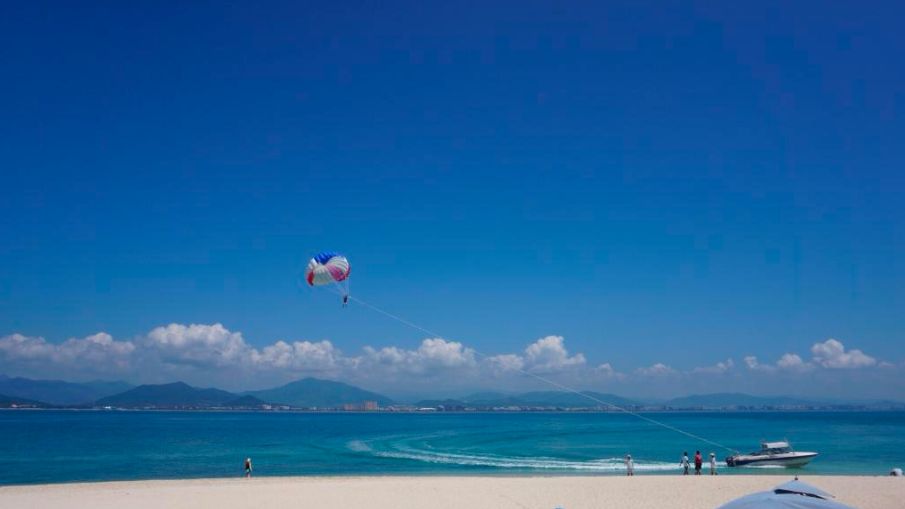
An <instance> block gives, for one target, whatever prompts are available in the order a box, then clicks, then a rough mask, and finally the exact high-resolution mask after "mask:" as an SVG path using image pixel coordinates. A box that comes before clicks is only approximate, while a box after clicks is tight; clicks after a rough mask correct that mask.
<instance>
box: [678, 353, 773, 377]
mask: <svg viewBox="0 0 905 509" xmlns="http://www.w3.org/2000/svg"><path fill="white" fill-rule="evenodd" d="M752 359H753V361H754V362H755V363H757V359H756V358H753V357H752ZM747 360H748V358H747V357H746V358H745V361H746V362H747ZM733 367H735V362H734V361H733V360H732V359H726V360H725V361H721V362H717V363H716V364H714V365H713V366H704V367H697V368H694V369H693V370H691V372H692V373H695V374H713V375H719V374H722V373H725V372H727V371H729V370H731V369H732V368H733Z"/></svg>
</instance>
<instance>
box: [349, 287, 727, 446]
mask: <svg viewBox="0 0 905 509" xmlns="http://www.w3.org/2000/svg"><path fill="white" fill-rule="evenodd" d="M348 298H349V300H350V301H354V302H356V303H357V304H360V305H362V306H364V307H366V308H368V309H370V310H371V311H374V312H376V313H379V314H381V315H383V316H386V317H387V318H391V319H393V320H396V321H397V322H399V323H401V324H403V325H407V326H408V327H411V328H412V329H415V330H418V331H421V332H423V333H425V334H427V335H429V336H431V337H435V338H443V337H445V336H443V335H442V334H438V333H436V332H434V331H432V330H430V329H427V328H425V327H422V326H420V325H418V324H416V323H414V322H410V321H408V320H406V319H405V318H402V317H400V316H397V315H394V314H393V313H390V312H389V311H386V310H384V309H381V308H379V307H377V306H375V305H373V304H371V303H369V302H366V301H364V300H362V299H360V298H358V297H355V296H353V295H349V296H348ZM471 350H472V351H473V352H474V353H475V354H476V355H478V356H479V357H483V358H485V359H489V358H490V357H491V356H490V355H487V354H485V353H482V352H479V351H477V350H475V349H474V348H472V349H471ZM515 371H518V372H519V373H521V374H523V375H526V376H529V377H531V378H534V379H536V380H540V381H541V382H544V383H546V384H548V385H551V386H553V387H556V388H558V389H561V390H563V391H566V392H570V393H573V394H577V395H578V396H581V397H583V398H586V399H588V400H590V401H593V402H595V403H599V404H600V405H603V406H605V407H607V408H612V409H614V410H618V411H620V412H622V413H625V414H628V415H631V416H634V417H637V418H638V419H641V420H642V421H646V422H648V423H650V424H654V425H657V426H661V427H663V428H666V429H668V430H670V431H674V432H676V433H679V434H682V435H685V436H687V437H689V438H693V439H695V440H700V441H701V442H704V443H707V444H710V445H713V446H716V447H719V448H722V449H725V450H727V451H729V452H731V453H735V452H736V450H735V449H732V448H731V447H728V446H725V445H723V444H721V443H719V442H715V441H713V440H709V439H706V438H704V437H702V436H700V435H696V434H694V433H691V432H689V431H685V430H682V429H679V428H677V427H675V426H672V425H670V424H666V423H665V422H661V421H658V420H656V419H652V418H650V417H648V416H646V415H642V414H639V413H637V412H633V411H631V410H629V409H627V408H625V407H621V406H619V405H614V404H613V403H610V402H608V401H603V400H602V399H600V398H598V397H596V396H594V395H592V394H588V393H586V392H582V391H579V390H578V389H574V388H572V387H569V386H568V385H563V384H561V383H559V382H557V381H555V380H551V379H549V378H547V377H544V376H541V375H538V374H537V373H532V372H530V371H528V370H526V369H522V368H515Z"/></svg>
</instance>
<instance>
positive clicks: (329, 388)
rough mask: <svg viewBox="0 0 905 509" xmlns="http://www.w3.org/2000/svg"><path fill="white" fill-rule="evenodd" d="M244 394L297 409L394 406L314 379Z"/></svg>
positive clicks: (368, 394)
mask: <svg viewBox="0 0 905 509" xmlns="http://www.w3.org/2000/svg"><path fill="white" fill-rule="evenodd" d="M246 394H248V395H250V396H254V397H256V398H259V399H262V400H264V401H270V402H272V403H278V404H281V405H289V406H294V407H300V408H331V407H337V406H341V405H343V404H346V403H358V404H360V403H362V402H364V401H376V402H377V404H378V405H380V406H386V405H390V404H392V403H393V400H391V399H390V398H388V397H386V396H384V395H382V394H377V393H376V392H371V391H366V390H364V389H360V388H358V387H355V386H352V385H348V384H344V383H342V382H333V381H330V380H320V379H317V378H303V379H301V380H296V381H295V382H290V383H288V384H286V385H282V386H280V387H276V388H273V389H267V390H263V391H252V392H248V393H246Z"/></svg>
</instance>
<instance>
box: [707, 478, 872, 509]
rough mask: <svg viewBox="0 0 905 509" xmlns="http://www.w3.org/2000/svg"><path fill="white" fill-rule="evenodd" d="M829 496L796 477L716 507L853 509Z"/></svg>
mask: <svg viewBox="0 0 905 509" xmlns="http://www.w3.org/2000/svg"><path fill="white" fill-rule="evenodd" d="M831 498H833V496H832V495H830V494H829V493H827V492H825V491H823V490H822V489H820V488H818V487H816V486H811V485H810V484H808V483H805V482H801V481H799V480H798V478H797V477H796V478H795V480H794V481H789V482H787V483H783V484H780V485H779V486H777V487H775V488H773V489H772V490H770V491H761V492H758V493H752V494H750V495H745V496H744V497H741V498H737V499H735V500H732V501H730V502H727V503H725V504H723V505H721V506H720V507H719V508H717V509H854V508H853V507H851V506H847V505H845V504H840V503H839V502H835V501H833V500H830V499H831Z"/></svg>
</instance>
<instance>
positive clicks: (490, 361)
mask: <svg viewBox="0 0 905 509" xmlns="http://www.w3.org/2000/svg"><path fill="white" fill-rule="evenodd" d="M484 362H485V363H486V364H487V366H488V367H489V369H490V370H491V371H492V372H493V373H507V372H513V371H521V370H523V369H524V368H525V360H524V359H522V356H521V355H516V354H511V353H507V354H502V355H494V356H493V357H488V358H487V359H486V360H485V361H484Z"/></svg>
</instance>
